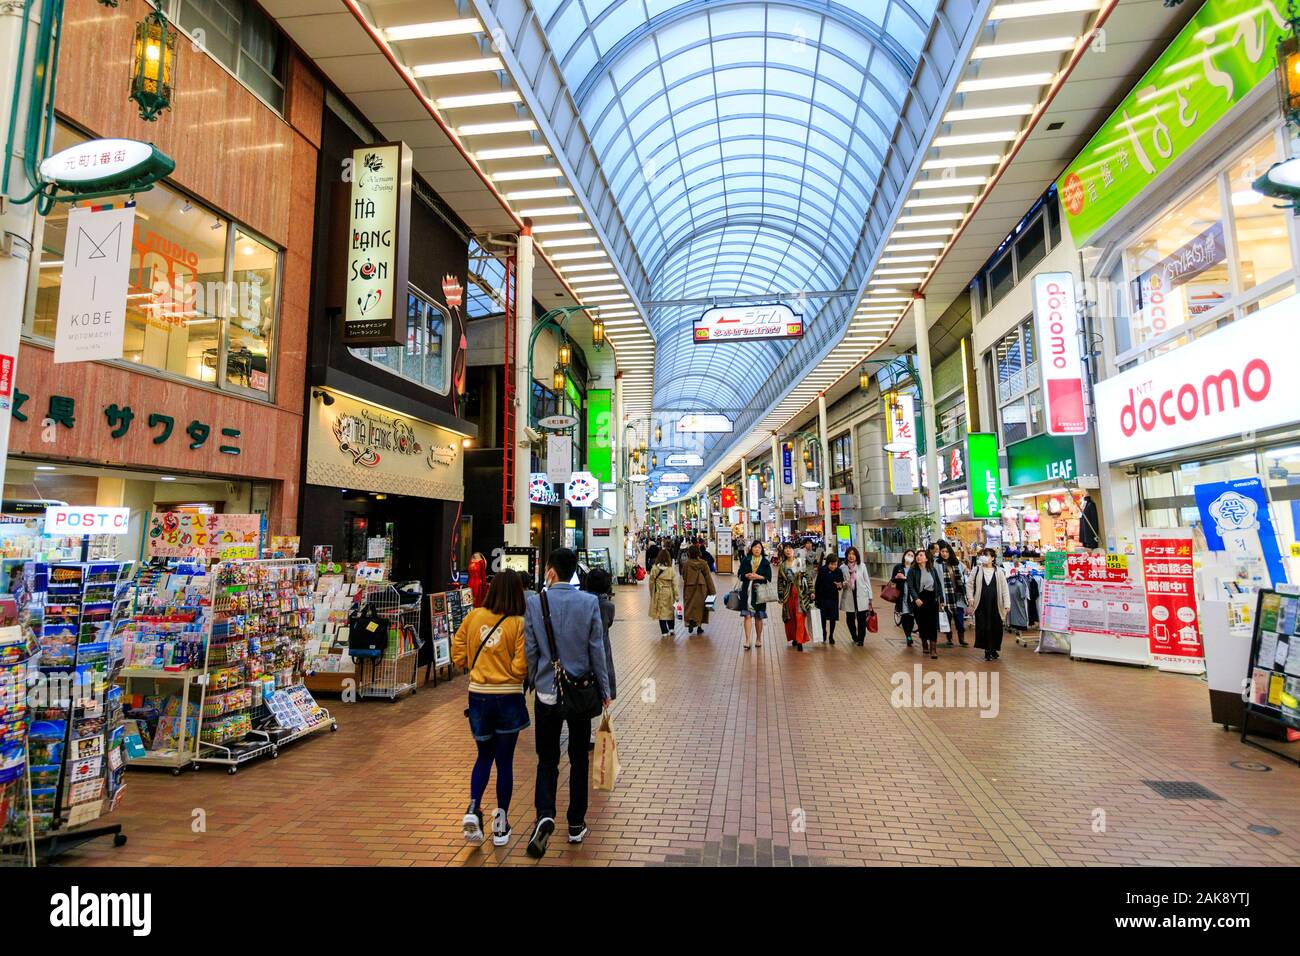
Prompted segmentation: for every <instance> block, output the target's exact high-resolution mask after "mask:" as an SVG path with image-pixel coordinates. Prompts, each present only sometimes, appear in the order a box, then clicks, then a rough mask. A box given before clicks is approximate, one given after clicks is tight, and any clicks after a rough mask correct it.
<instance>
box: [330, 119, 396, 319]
mask: <svg viewBox="0 0 1300 956" xmlns="http://www.w3.org/2000/svg"><path fill="white" fill-rule="evenodd" d="M411 170H412V154H411V150H410V149H409V148H408V147H407V146H406V144H404V143H383V144H381V145H377V146H363V147H361V148H360V149H357V150H354V151H353V153H352V195H351V203H350V206H349V209H348V237H347V243H348V245H347V270H348V274H347V283H346V287H347V295H346V298H345V300H344V305H343V343H344V344H345V345H402V344H404V343H405V339H406V272H407V243H408V237H409V235H410V221H411V181H412V172H411ZM399 324H400V325H401V326H402V328H401V329H400V333H401V334H399V329H398V325H399Z"/></svg>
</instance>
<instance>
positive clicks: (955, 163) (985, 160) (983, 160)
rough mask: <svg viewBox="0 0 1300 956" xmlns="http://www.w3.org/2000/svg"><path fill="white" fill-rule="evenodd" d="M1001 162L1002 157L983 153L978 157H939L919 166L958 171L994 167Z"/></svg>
mask: <svg viewBox="0 0 1300 956" xmlns="http://www.w3.org/2000/svg"><path fill="white" fill-rule="evenodd" d="M1000 162H1002V157H1001V156H998V155H996V154H994V153H985V154H982V155H980V156H952V157H947V156H940V157H939V158H938V159H928V160H926V161H925V162H924V163H922V164H921V168H922V169H958V168H960V167H962V166H994V165H996V164H998V163H1000Z"/></svg>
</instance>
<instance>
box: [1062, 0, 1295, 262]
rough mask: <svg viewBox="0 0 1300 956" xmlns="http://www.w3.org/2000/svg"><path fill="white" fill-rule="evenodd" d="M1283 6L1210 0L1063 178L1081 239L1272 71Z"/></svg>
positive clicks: (1081, 242)
mask: <svg viewBox="0 0 1300 956" xmlns="http://www.w3.org/2000/svg"><path fill="white" fill-rule="evenodd" d="M1285 6H1286V0H1206V2H1205V5H1204V6H1203V7H1201V9H1200V10H1198V11H1197V13H1196V15H1195V16H1194V17H1192V19H1191V21H1189V22H1188V24H1187V26H1185V27H1184V28H1183V30H1182V32H1181V33H1179V34H1178V36H1177V37H1175V38H1174V41H1173V42H1172V43H1170V44H1169V47H1168V48H1167V49H1166V50H1165V52H1164V53H1162V54H1161V55H1160V58H1159V59H1158V60H1156V62H1155V63H1154V64H1153V65H1152V67H1151V69H1149V70H1147V72H1146V73H1145V74H1144V75H1143V77H1142V79H1141V80H1139V81H1138V84H1137V86H1135V87H1134V88H1133V90H1132V91H1131V92H1130V93H1129V94H1128V96H1126V97H1125V98H1124V100H1123V102H1121V103H1120V105H1119V107H1118V108H1117V109H1116V110H1115V112H1114V113H1112V114H1111V115H1110V118H1109V119H1107V120H1106V122H1105V123H1103V124H1102V127H1101V129H1099V130H1097V134H1096V135H1095V136H1093V138H1092V139H1091V140H1089V142H1088V145H1087V146H1085V147H1084V149H1083V152H1081V153H1080V154H1079V155H1078V156H1077V157H1076V158H1075V160H1074V162H1072V163H1071V164H1070V165H1069V166H1068V167H1066V170H1065V172H1064V174H1063V175H1062V176H1061V178H1060V180H1059V181H1058V182H1057V190H1058V192H1059V193H1060V196H1061V208H1062V209H1064V210H1065V219H1066V222H1068V223H1069V224H1070V234H1071V235H1072V236H1073V237H1074V244H1075V246H1077V247H1079V248H1082V247H1083V246H1085V245H1087V243H1088V240H1089V239H1091V238H1092V237H1093V235H1094V234H1095V233H1096V232H1097V231H1098V230H1099V229H1101V228H1102V226H1104V225H1105V224H1106V223H1107V221H1109V220H1110V219H1111V218H1112V217H1113V216H1115V214H1116V213H1118V212H1119V211H1120V210H1121V209H1123V208H1124V206H1125V205H1126V204H1127V203H1128V202H1129V201H1130V200H1132V199H1133V197H1134V196H1136V195H1137V194H1138V193H1140V192H1141V191H1142V190H1143V189H1145V188H1146V187H1147V186H1148V185H1149V184H1150V183H1151V182H1152V181H1153V180H1154V179H1155V178H1156V177H1157V176H1159V175H1160V174H1161V173H1162V172H1164V170H1165V169H1167V168H1168V167H1169V166H1170V165H1172V164H1173V163H1174V162H1175V161H1176V160H1177V159H1178V158H1179V156H1181V155H1182V154H1183V152H1184V151H1186V149H1187V148H1188V147H1189V146H1190V145H1191V144H1192V143H1194V142H1195V141H1196V140H1197V138H1198V137H1200V136H1202V135H1204V133H1205V132H1206V131H1207V130H1208V129H1209V128H1210V127H1211V126H1213V125H1214V124H1215V123H1217V122H1218V121H1219V120H1220V119H1222V118H1223V117H1224V116H1225V115H1226V114H1227V113H1228V112H1229V111H1230V110H1231V109H1232V108H1233V107H1234V106H1236V105H1237V103H1239V102H1241V100H1242V99H1243V98H1245V96H1246V94H1247V93H1249V92H1250V91H1251V90H1253V89H1254V88H1255V87H1256V86H1257V85H1259V84H1260V83H1262V82H1264V80H1265V79H1267V78H1268V77H1269V76H1271V75H1272V73H1273V70H1274V68H1275V66H1276V56H1275V55H1274V48H1275V47H1276V46H1277V43H1278V41H1279V40H1280V39H1281V38H1282V37H1283V35H1284V34H1285V33H1286V32H1287V21H1286V17H1285V15H1284V14H1285ZM1093 55H1094V56H1096V55H1099V54H1096V53H1094V54H1093Z"/></svg>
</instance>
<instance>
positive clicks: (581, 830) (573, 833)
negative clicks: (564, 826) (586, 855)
mask: <svg viewBox="0 0 1300 956" xmlns="http://www.w3.org/2000/svg"><path fill="white" fill-rule="evenodd" d="M585 839H587V824H585V823H583V824H580V825H579V826H576V827H575V826H574V825H573V824H569V842H570V843H581V842H582V841H583V840H585Z"/></svg>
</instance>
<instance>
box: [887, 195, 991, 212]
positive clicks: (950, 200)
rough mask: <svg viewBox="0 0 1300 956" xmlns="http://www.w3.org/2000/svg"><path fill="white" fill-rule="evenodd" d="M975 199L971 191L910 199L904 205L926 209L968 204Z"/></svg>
mask: <svg viewBox="0 0 1300 956" xmlns="http://www.w3.org/2000/svg"><path fill="white" fill-rule="evenodd" d="M974 201H975V197H974V196H973V195H971V194H970V193H960V194H958V195H956V196H927V197H925V198H923V199H909V200H907V202H905V203H903V205H904V206H905V207H906V208H908V209H924V208H928V207H930V206H968V205H970V204H971V203H973V202H974Z"/></svg>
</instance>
